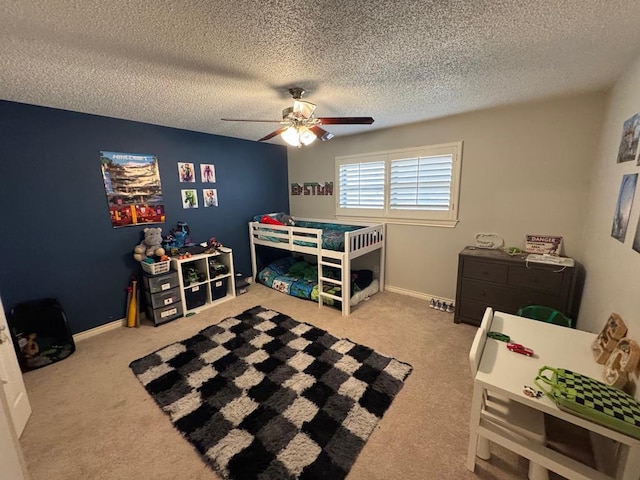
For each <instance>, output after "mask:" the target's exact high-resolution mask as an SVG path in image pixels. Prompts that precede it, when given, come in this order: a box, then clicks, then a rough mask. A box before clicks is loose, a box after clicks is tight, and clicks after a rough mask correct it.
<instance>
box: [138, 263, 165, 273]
mask: <svg viewBox="0 0 640 480" xmlns="http://www.w3.org/2000/svg"><path fill="white" fill-rule="evenodd" d="M170 263H171V260H165V261H164V262H155V263H147V262H140V264H141V265H142V270H144V271H145V272H147V273H150V274H151V275H160V274H161V273H166V272H168V271H169V264H170Z"/></svg>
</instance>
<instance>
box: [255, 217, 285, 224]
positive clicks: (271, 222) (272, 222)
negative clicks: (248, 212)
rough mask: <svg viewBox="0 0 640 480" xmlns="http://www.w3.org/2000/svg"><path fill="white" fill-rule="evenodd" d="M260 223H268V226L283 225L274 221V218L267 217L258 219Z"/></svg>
mask: <svg viewBox="0 0 640 480" xmlns="http://www.w3.org/2000/svg"><path fill="white" fill-rule="evenodd" d="M260 223H268V224H269V225H284V223H282V222H281V221H279V220H276V219H275V218H271V217H270V216H269V215H263V216H262V217H261V218H260Z"/></svg>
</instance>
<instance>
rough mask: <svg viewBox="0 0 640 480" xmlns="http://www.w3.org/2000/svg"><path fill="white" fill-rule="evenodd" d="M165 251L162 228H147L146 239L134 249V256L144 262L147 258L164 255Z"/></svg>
mask: <svg viewBox="0 0 640 480" xmlns="http://www.w3.org/2000/svg"><path fill="white" fill-rule="evenodd" d="M164 253H165V252H164V248H162V229H161V228H149V227H147V228H145V229H144V240H143V241H142V242H141V243H140V245H138V246H136V247H135V248H134V249H133V258H135V259H136V260H137V261H139V262H144V261H145V259H147V258H152V257H162V256H163V255H164Z"/></svg>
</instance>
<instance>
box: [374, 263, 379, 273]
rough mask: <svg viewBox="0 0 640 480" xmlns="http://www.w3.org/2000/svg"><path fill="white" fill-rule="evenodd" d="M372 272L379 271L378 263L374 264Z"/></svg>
mask: <svg viewBox="0 0 640 480" xmlns="http://www.w3.org/2000/svg"><path fill="white" fill-rule="evenodd" d="M373 273H380V265H374V267H373Z"/></svg>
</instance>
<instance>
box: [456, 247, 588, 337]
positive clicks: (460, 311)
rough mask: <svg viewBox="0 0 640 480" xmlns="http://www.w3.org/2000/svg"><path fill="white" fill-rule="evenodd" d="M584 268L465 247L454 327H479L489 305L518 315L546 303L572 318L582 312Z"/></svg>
mask: <svg viewBox="0 0 640 480" xmlns="http://www.w3.org/2000/svg"><path fill="white" fill-rule="evenodd" d="M583 279H584V269H583V268H582V266H581V265H580V264H579V263H578V262H576V264H575V266H574V267H561V266H558V265H547V264H541V263H532V262H527V261H526V254H518V255H509V254H507V253H505V252H503V251H502V250H489V249H483V248H476V247H466V248H465V249H464V250H462V251H461V252H460V254H459V255H458V285H457V289H456V309H455V315H454V318H453V321H454V322H455V323H460V322H464V323H470V324H472V325H480V322H481V320H482V315H483V314H484V311H485V309H486V308H487V307H492V308H493V309H494V310H498V311H501V312H506V313H516V312H517V311H518V309H519V308H520V307H524V306H526V305H544V306H546V307H551V308H554V309H556V310H559V311H560V312H562V313H563V314H565V315H566V316H568V317H570V318H572V319H573V326H574V327H575V325H576V322H577V318H578V309H579V308H580V297H581V294H582V284H583Z"/></svg>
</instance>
